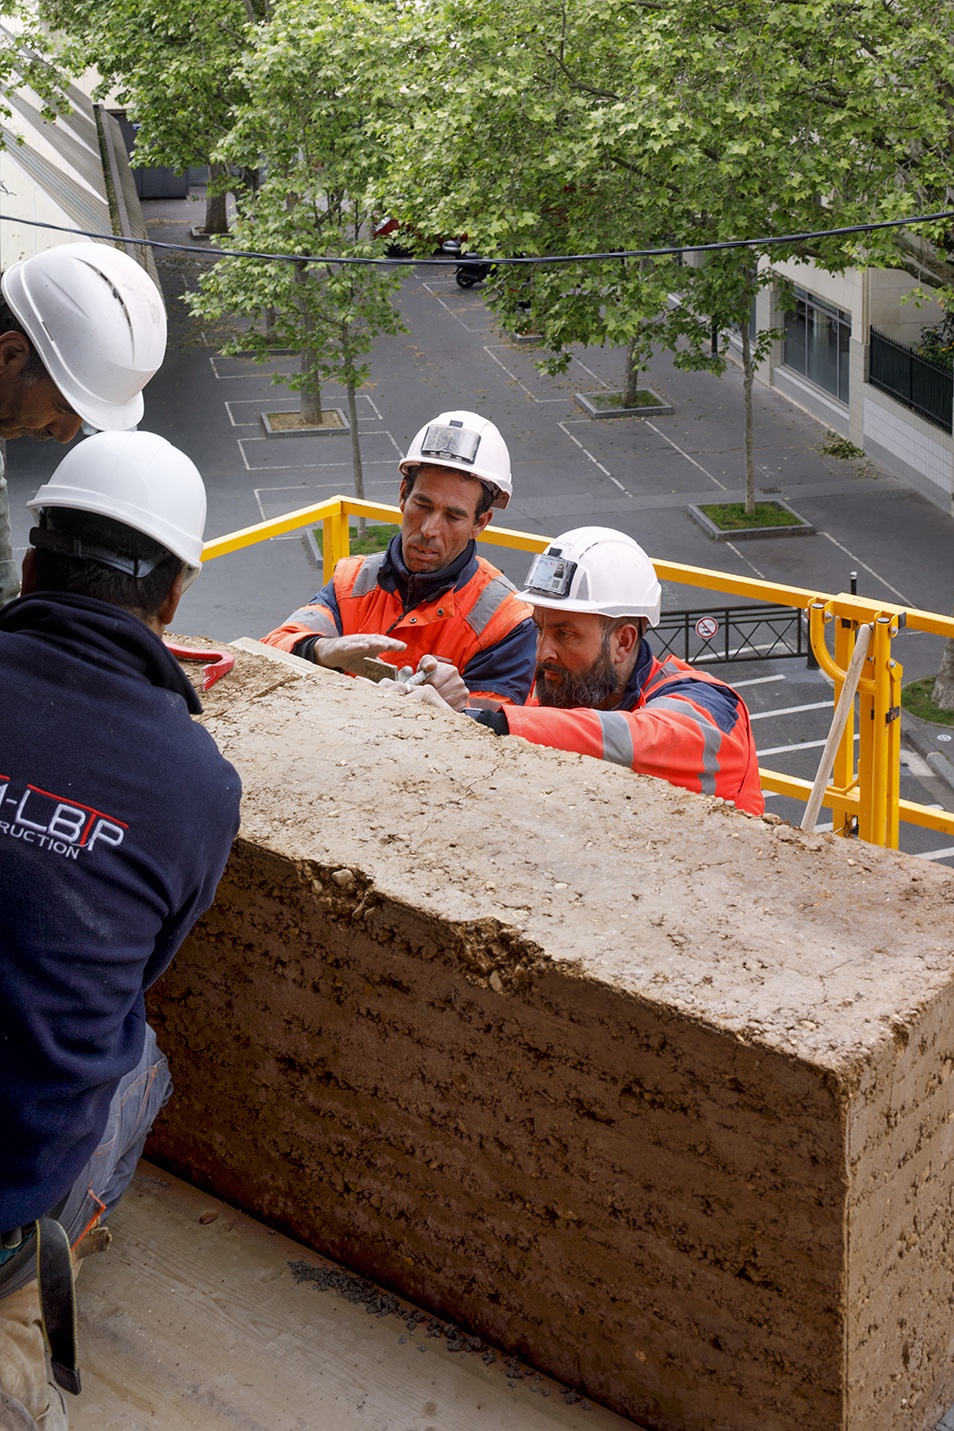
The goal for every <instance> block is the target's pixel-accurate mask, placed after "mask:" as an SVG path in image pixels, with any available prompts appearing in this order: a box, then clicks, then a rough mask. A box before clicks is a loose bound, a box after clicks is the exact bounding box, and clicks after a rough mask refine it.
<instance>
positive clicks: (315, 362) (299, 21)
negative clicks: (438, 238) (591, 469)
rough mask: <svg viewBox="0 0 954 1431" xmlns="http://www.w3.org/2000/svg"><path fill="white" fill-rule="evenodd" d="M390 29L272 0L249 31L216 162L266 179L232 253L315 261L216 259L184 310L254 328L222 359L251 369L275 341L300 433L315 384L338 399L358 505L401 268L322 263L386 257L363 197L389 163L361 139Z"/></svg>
mask: <svg viewBox="0 0 954 1431" xmlns="http://www.w3.org/2000/svg"><path fill="white" fill-rule="evenodd" d="M394 18H395V17H394V16H393V15H392V13H391V12H390V11H389V10H388V9H387V7H386V6H384V5H381V4H373V3H367V0H340V3H337V4H335V5H334V7H332V6H329V5H327V4H325V3H319V2H318V0H283V3H279V4H278V5H276V7H275V9H274V12H273V15H272V19H271V21H270V23H269V24H268V25H267V26H260V27H259V28H258V29H257V30H256V32H255V36H254V43H253V45H252V48H251V50H250V52H249V54H248V56H247V57H246V59H245V60H244V62H243V64H242V67H241V75H240V80H241V83H242V85H243V86H244V88H245V92H246V95H247V98H246V99H245V101H244V102H243V103H242V104H241V105H239V106H238V107H237V109H236V112H235V116H234V120H235V122H234V126H233V128H232V130H231V132H230V134H229V135H228V137H227V138H226V139H225V140H224V141H223V143H222V144H221V145H220V147H219V149H218V151H217V155H216V157H218V158H220V159H222V160H223V161H226V162H228V163H231V164H238V165H243V166H249V167H250V166H253V165H256V164H258V163H259V162H261V164H262V172H263V179H262V182H261V185H260V186H259V188H258V189H257V191H256V192H255V193H254V194H252V195H250V196H249V197H248V199H247V202H246V203H244V204H243V206H242V211H241V214H240V216H239V219H238V221H237V224H236V227H235V230H234V233H233V235H232V237H231V239H230V241H229V246H230V248H235V247H240V248H245V249H248V250H257V251H259V252H273V253H283V254H290V255H291V254H297V255H305V256H307V255H312V254H314V255H321V256H322V261H319V262H305V261H301V262H297V263H285V262H273V263H262V262H260V261H257V260H252V259H244V258H222V259H220V260H219V261H218V263H217V264H216V265H215V266H214V268H213V269H212V270H211V271H210V272H209V273H207V274H206V275H204V276H203V278H202V280H201V284H200V290H199V292H198V293H196V294H195V295H194V296H193V298H192V300H191V302H192V308H193V311H194V312H195V313H196V314H199V315H203V316H208V317H213V318H219V317H222V316H227V315H230V314H234V313H238V314H245V315H247V316H249V317H250V318H252V319H253V320H256V321H255V323H253V327H252V328H251V330H250V331H249V333H248V334H247V335H243V337H242V338H240V339H237V340H236V343H235V344H234V345H233V350H234V348H236V347H241V348H243V349H245V350H250V351H252V352H253V353H254V354H255V356H256V357H258V358H259V359H261V360H265V359H267V358H268V357H269V356H270V353H271V350H272V348H273V345H275V344H281V345H284V346H288V347H292V348H294V349H295V350H296V351H298V352H300V353H301V370H300V372H299V373H298V374H297V375H295V376H294V377H293V378H292V379H291V380H290V383H291V386H292V387H293V388H295V389H298V390H299V391H300V392H301V394H302V408H301V410H302V418H303V420H304V421H305V422H308V423H315V422H319V421H320V419H321V410H322V409H321V389H322V384H323V383H324V382H326V381H328V380H331V379H334V380H337V381H338V382H340V383H341V384H342V385H343V386H344V387H345V388H346V390H347V394H348V405H349V413H350V418H351V432H352V447H353V454H354V459H355V483H356V487H357V491H358V495H359V496H362V495H363V486H362V476H361V463H360V452H359V449H358V439H357V434H358V424H357V417H356V411H355V395H356V392H357V390H358V389H359V388H360V387H361V386H362V384H363V383H365V382H366V381H367V380H368V377H369V376H370V364H369V361H368V355H369V353H370V351H371V347H372V344H373V340H374V338H375V337H376V336H377V335H378V334H381V333H395V332H400V331H402V328H403V325H402V323H401V320H400V318H399V317H398V314H397V313H396V311H395V309H394V306H393V298H394V296H395V292H396V289H397V287H398V285H399V283H400V278H401V271H395V270H394V269H390V268H387V267H374V266H367V267H364V266H356V265H355V266H352V265H341V264H337V263H335V262H333V261H327V260H333V259H334V258H361V257H364V258H369V257H377V258H381V257H382V256H383V244H382V242H381V241H379V240H374V239H373V238H371V237H369V230H370V228H371V226H372V223H373V213H372V204H371V199H370V193H371V187H372V181H373V180H374V179H376V178H379V177H380V175H381V174H382V173H383V171H384V167H385V164H386V161H387V157H388V156H387V151H386V149H385V148H384V146H383V145H382V144H381V143H380V142H376V141H375V140H374V138H373V137H371V136H369V133H368V120H369V115H372V114H375V113H380V111H381V109H382V107H383V106H384V105H385V104H386V103H387V102H388V100H387V96H388V95H389V93H390V82H389V81H390V74H389V70H388V57H389V55H390V53H391V44H392V33H391V29H390V25H391V23H393V22H394Z"/></svg>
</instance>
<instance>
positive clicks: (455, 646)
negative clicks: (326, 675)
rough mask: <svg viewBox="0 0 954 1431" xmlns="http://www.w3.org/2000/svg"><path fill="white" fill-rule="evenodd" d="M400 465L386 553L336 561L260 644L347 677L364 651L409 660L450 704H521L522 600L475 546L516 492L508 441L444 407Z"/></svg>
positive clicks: (527, 673)
mask: <svg viewBox="0 0 954 1431" xmlns="http://www.w3.org/2000/svg"><path fill="white" fill-rule="evenodd" d="M400 472H401V478H402V481H401V496H400V505H401V513H402V521H401V530H400V532H399V533H398V534H397V535H396V536H395V537H394V538H393V539H392V541H391V543H390V545H389V547H388V549H387V551H386V552H380V553H377V554H376V555H374V556H367V557H347V558H345V559H344V560H343V561H340V562H339V563H338V564H337V566H336V567H335V570H334V575H333V577H332V580H331V581H330V582H328V584H327V585H326V586H325V587H324V589H323V590H322V591H320V592H319V593H318V595H317V596H316V597H314V598H313V600H312V601H310V602H309V603H308V605H307V606H302V607H300V608H299V610H297V611H295V612H293V613H292V615H291V616H289V618H288V620H287V621H285V622H284V624H283V625H281V626H279V627H278V628H277V629H276V630H274V631H272V632H270V634H269V635H268V636H266V637H265V640H266V642H267V643H268V644H269V645H271V646H277V647H278V648H279V649H280V650H283V651H292V652H294V654H295V655H296V656H304V657H305V658H306V659H307V660H311V661H314V662H315V663H316V664H318V665H320V666H328V667H330V668H332V669H334V670H339V671H346V672H348V673H350V674H351V675H358V676H360V675H362V674H364V662H365V659H366V658H368V657H377V658H379V659H380V660H382V661H384V662H386V663H387V664H388V665H393V666H395V667H404V668H405V669H406V668H407V667H410V668H411V670H413V671H415V672H418V673H420V675H421V677H422V679H426V680H427V682H428V684H429V686H431V687H433V688H434V689H435V690H436V691H438V692H439V694H440V695H441V697H442V699H443V700H445V701H446V702H447V703H448V704H450V705H452V706H453V707H454V709H455V710H460V709H462V708H463V706H464V705H465V704H466V703H467V702H468V701H474V700H486V701H490V702H493V703H495V704H501V703H502V704H510V703H514V702H521V701H524V700H525V699H526V698H527V695H528V694H529V692H530V687H531V684H532V682H533V665H534V650H535V635H534V630H533V623H532V621H531V620H530V608H529V607H528V606H525V605H524V604H523V603H522V602H521V601H519V600H518V599H517V597H516V596H515V594H514V588H513V584H512V583H511V582H509V581H508V580H507V578H506V577H505V576H504V575H503V574H502V573H501V572H499V571H498V570H497V568H496V567H494V566H491V564H490V562H488V561H487V560H486V559H485V558H484V557H479V556H478V555H477V552H476V539H477V537H478V536H479V535H480V533H481V532H482V531H483V530H484V528H485V527H486V525H487V523H488V522H489V521H490V519H491V515H492V509H493V508H495V507H496V508H503V507H506V506H507V503H508V502H509V501H510V497H511V495H512V493H513V483H512V479H511V473H510V453H509V451H508V450H507V444H506V443H505V442H504V440H503V438H502V437H501V435H500V433H499V431H498V430H497V428H496V427H495V426H494V424H493V423H492V422H490V421H488V419H487V418H485V417H480V416H479V415H478V414H477V413H475V412H442V413H441V414H440V415H439V416H438V417H436V418H434V420H433V421H432V422H428V423H425V424H424V426H423V427H422V428H421V430H420V431H419V432H418V433H417V435H416V437H415V438H414V441H413V442H412V443H411V446H410V447H409V449H408V452H407V456H406V457H404V459H403V460H402V461H401V463H400Z"/></svg>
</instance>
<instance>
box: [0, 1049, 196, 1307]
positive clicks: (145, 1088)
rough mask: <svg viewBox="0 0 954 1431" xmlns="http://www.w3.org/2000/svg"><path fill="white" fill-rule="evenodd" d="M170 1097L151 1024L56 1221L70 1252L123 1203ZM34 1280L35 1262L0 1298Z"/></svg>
mask: <svg viewBox="0 0 954 1431" xmlns="http://www.w3.org/2000/svg"><path fill="white" fill-rule="evenodd" d="M171 1092H172V1080H171V1078H170V1077H169V1065H168V1064H167V1063H166V1059H165V1055H164V1054H163V1053H161V1052H160V1050H159V1048H158V1046H157V1044H156V1035H155V1033H154V1032H153V1030H152V1029H151V1028H150V1026H149V1025H148V1024H147V1025H146V1040H145V1044H144V1045H143V1051H142V1057H141V1058H140V1060H139V1062H138V1064H137V1065H136V1067H135V1068H134V1069H132V1070H131V1071H130V1072H129V1073H127V1074H126V1076H125V1078H123V1079H121V1080H120V1083H119V1085H118V1086H117V1088H116V1092H115V1093H114V1094H113V1098H112V1102H111V1103H110V1105H109V1116H108V1117H107V1119H106V1127H105V1128H104V1129H103V1136H102V1139H101V1141H100V1143H99V1146H98V1147H97V1148H96V1149H95V1150H94V1152H93V1155H92V1157H91V1158H90V1160H89V1162H88V1163H87V1164H86V1166H85V1167H84V1168H83V1170H82V1172H81V1173H80V1174H79V1177H78V1178H77V1179H76V1181H75V1182H74V1184H73V1186H72V1188H71V1189H70V1192H69V1194H68V1195H67V1199H66V1202H65V1204H64V1205H63V1207H62V1208H61V1210H60V1213H59V1216H58V1218H57V1221H58V1222H60V1223H62V1225H63V1226H64V1227H65V1228H66V1233H67V1236H68V1237H69V1240H70V1246H71V1247H75V1245H76V1243H77V1242H78V1241H79V1239H80V1238H81V1237H82V1236H83V1234H84V1233H85V1232H87V1231H88V1230H89V1228H90V1227H92V1226H93V1224H94V1223H95V1222H97V1221H100V1220H102V1221H104V1222H105V1220H106V1218H107V1217H108V1216H109V1214H110V1213H111V1212H112V1210H113V1208H114V1207H115V1206H116V1204H117V1203H118V1202H119V1199H120V1198H121V1197H122V1195H123V1193H124V1192H125V1191H126V1188H127V1187H128V1186H129V1183H130V1182H131V1181H132V1176H133V1173H134V1172H135V1171H136V1164H137V1163H138V1162H139V1158H140V1156H141V1154H142V1150H143V1145H144V1144H145V1141H146V1138H147V1136H148V1134H149V1129H150V1128H151V1127H152V1125H153V1123H154V1122H155V1119H156V1117H157V1115H158V1113H159V1110H160V1109H161V1108H162V1107H163V1105H164V1104H165V1102H166V1101H167V1099H168V1097H169V1095H170V1093H171ZM35 1276H36V1266H35V1261H34V1259H33V1258H30V1260H29V1262H28V1264H27V1265H26V1266H25V1267H23V1268H22V1269H18V1271H17V1273H16V1274H15V1275H14V1276H8V1277H7V1279H6V1280H3V1277H2V1273H0V1297H5V1296H7V1295H8V1293H10V1292H13V1291H16V1289H17V1288H18V1287H22V1286H23V1285H24V1284H25V1283H26V1282H30V1281H32V1280H33V1278H34V1277H35Z"/></svg>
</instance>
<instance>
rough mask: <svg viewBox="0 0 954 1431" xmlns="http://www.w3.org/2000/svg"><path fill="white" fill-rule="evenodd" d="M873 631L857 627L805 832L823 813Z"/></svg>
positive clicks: (869, 627)
mask: <svg viewBox="0 0 954 1431" xmlns="http://www.w3.org/2000/svg"><path fill="white" fill-rule="evenodd" d="M872 630H873V627H872V625H871V623H870V622H866V623H865V624H864V625H862V626H859V627H858V635H857V636H856V637H855V649H854V651H853V652H852V657H851V663H850V664H849V666H848V670H847V671H846V672H845V684H844V685H843V686H842V688H841V695H840V696H839V697H838V704H837V706H836V707H835V713H834V715H833V716H832V718H831V729H830V730H829V732H828V739H827V740H826V741H825V749H824V750H823V751H822V754H821V760H820V761H819V764H818V771H817V773H816V775H815V780H814V782H813V784H812V793H811V794H810V795H809V797H808V804H807V805H806V806H805V814H804V815H803V816H802V825H801V828H802V829H803V830H813V829H814V828H815V822H816V820H817V819H818V814H819V811H820V810H821V806H822V800H823V799H824V796H825V787H826V786H827V784H828V782H829V780H830V779H831V772H832V769H833V767H834V763H835V751H836V750H837V749H838V742H839V741H840V740H841V737H842V735H843V734H844V730H845V725H846V724H847V721H848V717H849V715H850V714H851V709H852V706H853V705H854V700H855V692H856V691H857V690H858V682H859V681H860V680H861V668H862V666H863V665H864V663H865V657H866V656H867V654H868V645H869V643H870V641H871V632H872Z"/></svg>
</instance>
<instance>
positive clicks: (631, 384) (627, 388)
mask: <svg viewBox="0 0 954 1431" xmlns="http://www.w3.org/2000/svg"><path fill="white" fill-rule="evenodd" d="M638 387H639V364H638V363H637V361H636V344H635V343H630V344H629V346H628V347H627V349H626V367H625V369H624V370H623V391H622V393H621V395H620V399H621V404H622V406H623V407H635V406H636V393H637V390H638Z"/></svg>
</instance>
